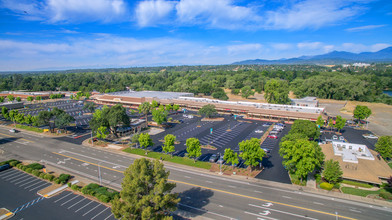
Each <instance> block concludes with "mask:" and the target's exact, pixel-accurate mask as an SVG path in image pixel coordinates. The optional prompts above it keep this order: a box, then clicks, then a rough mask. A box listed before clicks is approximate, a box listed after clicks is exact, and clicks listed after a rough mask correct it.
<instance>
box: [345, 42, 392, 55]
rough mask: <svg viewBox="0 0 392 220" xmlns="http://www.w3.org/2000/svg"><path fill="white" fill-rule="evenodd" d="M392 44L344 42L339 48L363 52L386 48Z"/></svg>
mask: <svg viewBox="0 0 392 220" xmlns="http://www.w3.org/2000/svg"><path fill="white" fill-rule="evenodd" d="M390 46H392V45H391V44H385V43H378V44H371V45H364V44H357V43H343V44H342V45H341V46H340V47H338V50H342V51H348V52H352V53H361V52H369V51H370V52H376V51H379V50H382V49H384V48H387V47H390Z"/></svg>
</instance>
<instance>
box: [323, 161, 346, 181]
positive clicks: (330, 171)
mask: <svg viewBox="0 0 392 220" xmlns="http://www.w3.org/2000/svg"><path fill="white" fill-rule="evenodd" d="M342 175H343V171H342V169H341V168H340V165H339V162H338V161H334V160H332V159H330V160H327V161H326V162H325V164H324V171H323V176H324V179H325V180H327V181H328V182H329V183H332V184H335V183H338V182H340V180H341V178H342Z"/></svg>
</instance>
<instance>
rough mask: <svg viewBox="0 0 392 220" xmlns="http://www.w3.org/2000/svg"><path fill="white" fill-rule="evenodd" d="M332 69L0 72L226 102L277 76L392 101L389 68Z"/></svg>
mask: <svg viewBox="0 0 392 220" xmlns="http://www.w3.org/2000/svg"><path fill="white" fill-rule="evenodd" d="M239 67H241V68H239ZM331 70H332V69H331V68H326V67H319V66H308V65H287V66H254V65H250V66H208V67H193V68H192V67H183V68H174V67H173V68H169V67H167V68H163V67H161V68H151V69H146V68H144V69H143V68H141V69H113V70H111V71H106V72H75V73H50V74H5V75H1V76H0V77H1V82H0V90H31V91H48V90H49V91H54V90H57V89H60V90H65V91H82V92H91V91H94V90H95V91H99V92H113V91H120V90H125V89H126V88H127V87H128V88H130V89H133V90H156V91H175V92H191V93H194V94H204V95H212V96H213V97H215V98H219V99H223V100H225V99H227V95H226V94H225V92H224V91H223V88H226V89H231V91H232V92H233V93H234V94H239V93H241V95H243V96H244V97H246V98H247V97H249V96H251V95H253V93H254V92H259V93H260V92H262V91H265V92H266V90H267V91H268V89H270V90H271V88H272V89H273V88H276V86H277V85H276V83H275V84H272V85H270V87H266V85H267V82H269V81H270V80H276V81H277V82H281V83H280V84H279V88H280V89H281V90H282V91H279V92H280V93H283V92H284V93H286V92H287V91H289V90H292V91H294V93H295V94H296V95H297V96H298V97H303V96H317V97H319V98H327V99H337V100H356V101H369V102H384V103H387V104H392V98H391V97H389V96H387V95H385V94H383V93H382V91H383V90H386V89H389V88H392V70H391V68H388V67H386V66H385V65H384V66H383V65H376V66H374V67H372V68H371V69H370V68H342V67H336V68H334V69H333V70H334V72H333V71H331ZM276 81H275V82H276ZM269 98H270V100H275V99H277V100H280V101H279V102H278V103H286V102H287V100H285V99H286V98H285V97H283V99H282V98H281V97H279V96H278V97H276V96H275V94H274V93H272V96H269ZM272 103H273V102H272Z"/></svg>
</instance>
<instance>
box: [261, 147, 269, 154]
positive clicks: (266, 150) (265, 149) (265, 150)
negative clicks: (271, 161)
mask: <svg viewBox="0 0 392 220" xmlns="http://www.w3.org/2000/svg"><path fill="white" fill-rule="evenodd" d="M261 149H263V150H264V152H265V153H266V154H269V153H271V150H270V149H268V148H264V147H262V148H261Z"/></svg>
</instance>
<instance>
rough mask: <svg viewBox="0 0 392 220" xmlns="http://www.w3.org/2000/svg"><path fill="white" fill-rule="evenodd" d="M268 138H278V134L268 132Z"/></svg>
mask: <svg viewBox="0 0 392 220" xmlns="http://www.w3.org/2000/svg"><path fill="white" fill-rule="evenodd" d="M268 138H272V139H278V136H276V135H274V134H270V135H268Z"/></svg>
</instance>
